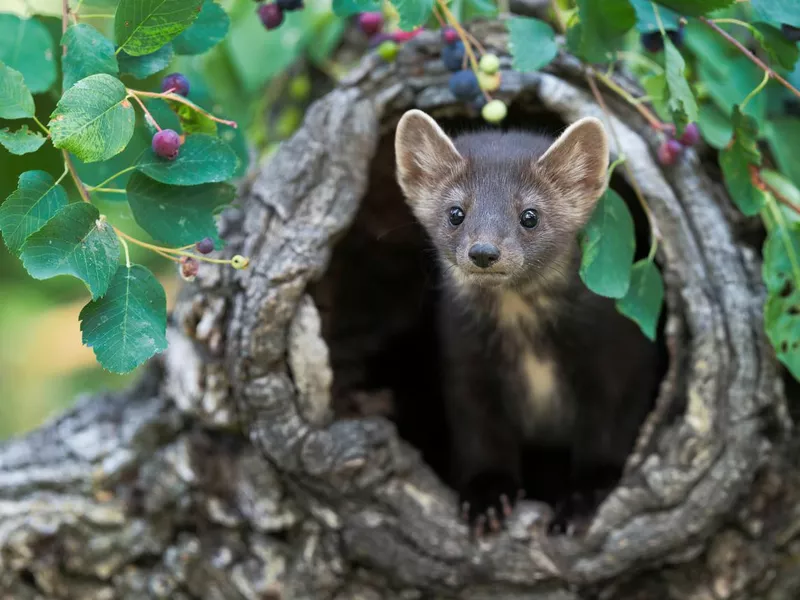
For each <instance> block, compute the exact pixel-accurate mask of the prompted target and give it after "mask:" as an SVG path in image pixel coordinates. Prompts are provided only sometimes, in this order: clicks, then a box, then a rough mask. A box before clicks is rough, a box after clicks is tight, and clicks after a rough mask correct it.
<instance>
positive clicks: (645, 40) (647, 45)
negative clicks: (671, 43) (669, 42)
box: [641, 31, 664, 52]
mask: <svg viewBox="0 0 800 600" xmlns="http://www.w3.org/2000/svg"><path fill="white" fill-rule="evenodd" d="M641 41H642V46H644V49H645V50H647V51H648V52H661V51H662V50H663V49H664V38H662V37H661V32H660V31H651V32H650V33H643V34H642V35H641Z"/></svg>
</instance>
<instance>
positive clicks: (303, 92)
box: [289, 75, 311, 100]
mask: <svg viewBox="0 0 800 600" xmlns="http://www.w3.org/2000/svg"><path fill="white" fill-rule="evenodd" d="M310 93H311V80H310V79H309V78H308V75H298V76H297V77H294V78H293V79H292V82H291V83H290V84H289V95H290V96H291V97H292V98H294V99H295V100H305V99H306V98H308V95H309V94H310Z"/></svg>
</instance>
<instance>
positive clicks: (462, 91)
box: [448, 69, 481, 102]
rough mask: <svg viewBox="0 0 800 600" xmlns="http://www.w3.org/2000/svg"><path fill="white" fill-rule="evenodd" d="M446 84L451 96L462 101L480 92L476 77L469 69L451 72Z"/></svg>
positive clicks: (470, 98)
mask: <svg viewBox="0 0 800 600" xmlns="http://www.w3.org/2000/svg"><path fill="white" fill-rule="evenodd" d="M448 85H449V88H450V92H451V93H452V94H453V96H455V97H456V98H458V99H459V100H462V101H464V102H466V101H469V100H472V99H473V98H474V97H475V96H477V95H478V94H480V92H481V86H480V84H479V83H478V78H477V77H476V76H475V73H473V72H472V71H471V70H469V69H464V70H463V71H457V72H456V73H453V74H452V75H451V76H450V82H449V84H448Z"/></svg>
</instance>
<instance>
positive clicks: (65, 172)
mask: <svg viewBox="0 0 800 600" xmlns="http://www.w3.org/2000/svg"><path fill="white" fill-rule="evenodd" d="M67 173H69V167H68V166H67V163H64V172H63V173H62V174H61V177H59V178H58V179H57V180H56V183H55V185H58V184H59V183H61V182H62V181H64V177H66V176H67ZM55 185H54V186H53V187H55Z"/></svg>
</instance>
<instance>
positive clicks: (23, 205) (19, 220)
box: [0, 171, 69, 254]
mask: <svg viewBox="0 0 800 600" xmlns="http://www.w3.org/2000/svg"><path fill="white" fill-rule="evenodd" d="M68 201H69V200H68V199H67V193H66V192H65V191H64V188H62V187H61V186H60V185H56V182H55V180H54V179H53V178H52V177H51V176H50V174H49V173H45V172H44V171H26V172H25V173H23V174H22V175H20V176H19V183H18V184H17V189H16V190H15V191H14V192H13V193H12V194H11V195H10V196H9V197H8V198H6V201H5V202H3V204H0V231H1V232H2V233H3V239H4V240H5V242H6V246H7V247H8V249H9V250H10V251H11V252H13V253H14V254H19V249H20V248H21V247H22V244H24V243H25V240H26V239H28V236H29V235H31V234H32V233H36V232H37V231H39V229H41V228H42V227H43V226H44V224H45V223H47V221H49V220H50V219H51V218H52V217H53V215H55V214H56V213H57V212H58V211H59V210H60V209H62V208H63V207H65V206H66V205H67V202H68Z"/></svg>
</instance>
